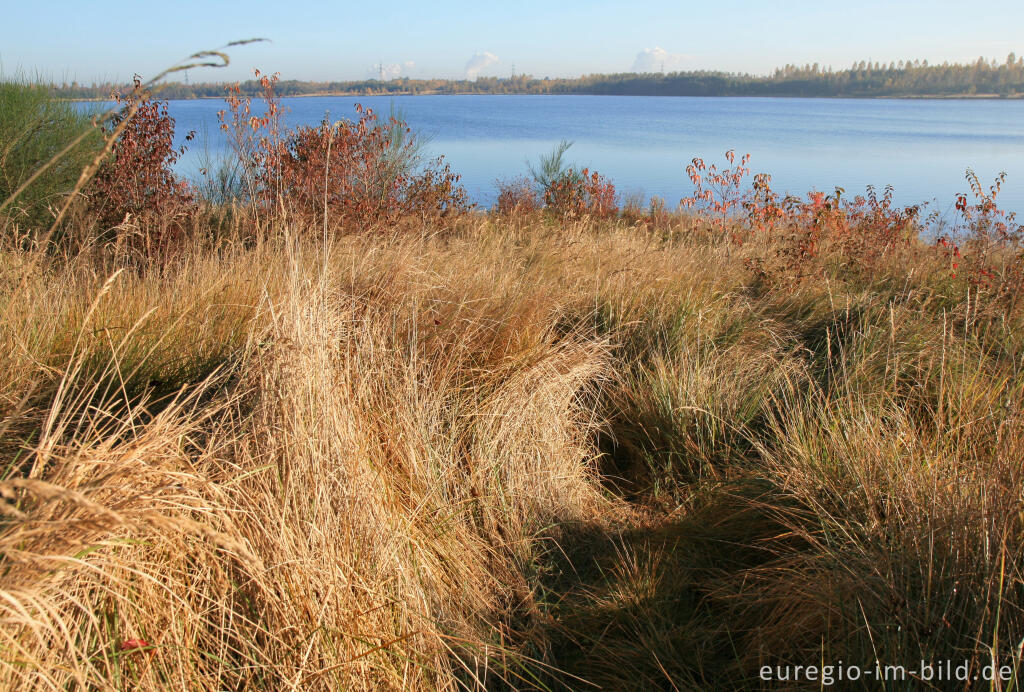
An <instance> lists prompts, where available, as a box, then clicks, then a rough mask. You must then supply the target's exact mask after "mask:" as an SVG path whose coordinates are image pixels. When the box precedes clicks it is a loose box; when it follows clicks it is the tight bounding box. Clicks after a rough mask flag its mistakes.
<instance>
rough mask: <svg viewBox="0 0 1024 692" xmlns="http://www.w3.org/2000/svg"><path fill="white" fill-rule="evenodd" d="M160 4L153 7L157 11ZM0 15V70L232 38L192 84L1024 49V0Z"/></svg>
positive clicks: (98, 76)
mask: <svg viewBox="0 0 1024 692" xmlns="http://www.w3.org/2000/svg"><path fill="white" fill-rule="evenodd" d="M157 7H159V9H157ZM3 17H4V22H3V23H0V69H2V71H3V73H4V74H5V75H11V74H14V73H17V72H21V73H25V74H28V75H30V76H36V75H39V76H42V77H43V78H46V79H54V80H56V81H65V80H66V81H72V80H77V81H80V82H83V83H89V82H92V81H94V80H100V81H102V80H107V79H110V80H124V79H128V78H129V77H130V76H131V75H132V74H133V73H135V72H138V73H140V74H142V75H144V76H148V75H152V74H154V73H155V72H157V71H159V70H160V69H161V68H162V67H165V66H167V65H169V64H171V63H173V62H175V61H176V60H178V59H180V58H182V57H184V56H186V55H187V54H188V53H190V52H192V51H195V50H199V49H204V48H215V47H218V46H222V45H224V44H225V43H227V42H228V41H231V40H234V39H241V38H249V37H253V36H265V37H268V38H270V39H272V42H271V43H266V44H261V45H251V46H245V47H239V48H234V49H232V51H231V55H232V58H233V60H232V65H231V66H230V67H229V68H227V69H223V70H205V71H201V72H200V71H192V73H191V74H189V78H190V79H192V80H193V81H222V80H235V79H244V78H246V77H247V76H248V75H249V74H250V73H251V69H252V68H253V67H259V68H261V69H263V70H264V71H277V72H280V73H281V75H282V78H285V79H290V78H294V79H315V80H326V79H362V78H365V77H368V76H373V75H375V74H377V73H378V70H379V68H378V65H383V71H384V73H385V74H386V75H389V76H393V75H399V74H400V75H407V76H410V77H465V76H467V75H468V76H474V75H498V76H506V75H508V74H510V73H511V72H512V70H513V68H514V69H515V71H516V72H517V73H520V74H523V73H526V74H533V75H535V76H546V75H547V76H575V75H579V74H584V73H589V72H625V71H631V70H640V71H644V70H654V71H657V70H660V69H661V68H662V67H664V69H666V70H668V71H671V70H674V69H722V70H728V71H743V72H754V73H765V72H768V71H770V70H771V69H772V68H774V67H776V66H779V65H783V64H785V63H790V62H791V63H797V64H803V63H814V62H818V63H821V64H822V65H832V66H833V67H836V68H841V67H848V66H849V65H850V64H851V63H853V62H855V61H858V60H866V59H872V60H880V61H884V62H889V61H891V60H896V61H898V60H900V59H927V60H929V61H931V62H942V61H943V60H950V61H970V60H974V59H976V58H977V57H978V56H985V57H986V58H996V59H998V60H999V61H1000V62H1001V61H1002V60H1003V59H1005V57H1006V55H1007V54H1008V53H1009V52H1011V51H1016V52H1017V54H1018V55H1020V54H1022V53H1024V2H1021V1H1020V0H1016V1H1014V2H1008V1H1005V0H988V1H987V2H983V3H964V2H950V1H947V0H930V1H927V2H925V1H918V0H913V1H909V2H898V1H893V2H882V1H880V0H860V1H858V2H850V1H847V2H832V1H830V0H817V1H814V2H811V1H805V0H792V1H790V2H784V3H782V4H775V3H769V2H765V1H764V0H758V1H756V2H754V1H749V0H707V2H700V3H695V2H640V3H636V4H629V5H627V4H626V3H624V2H605V1H603V0H590V1H588V2H578V1H576V0H570V1H551V0H547V1H535V0H516V1H514V2H501V1H500V0H499V1H497V2H496V1H495V0H480V1H479V2H436V3H432V2H410V1H407V0H390V1H389V2H280V1H278V2H263V1H261V0H251V1H250V2H245V3H241V2H220V1H218V0H206V1H205V2H199V1H196V0H178V1H177V2H175V3H169V4H166V5H159V6H146V5H145V4H144V3H141V2H138V0H134V1H132V2H126V1H123V0H108V2H105V3H102V4H97V3H87V2H84V1H82V0H77V1H74V2H71V1H68V0H58V1H54V0H51V1H50V2H46V3H29V2H17V3H15V2H12V3H9V6H8V7H5V8H4V11H3Z"/></svg>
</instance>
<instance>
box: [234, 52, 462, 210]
mask: <svg viewBox="0 0 1024 692" xmlns="http://www.w3.org/2000/svg"><path fill="white" fill-rule="evenodd" d="M256 74H257V77H258V78H259V80H260V84H261V86H262V89H263V98H264V100H265V102H266V104H267V110H266V112H265V113H264V114H263V115H262V116H258V115H255V114H254V113H253V112H252V109H251V104H250V102H249V100H248V99H247V98H242V97H241V96H240V93H239V90H238V87H237V86H235V87H229V88H228V96H227V103H228V110H226V111H221V112H220V113H219V114H218V115H219V117H220V119H221V127H222V129H223V130H225V131H226V132H227V133H228V135H229V137H230V139H231V141H232V143H233V145H234V148H235V153H236V155H237V156H238V157H239V159H240V160H241V161H242V165H243V170H245V171H247V176H248V181H247V185H248V187H249V188H250V189H249V194H250V197H251V198H252V202H253V204H254V208H255V209H257V210H258V211H260V212H261V213H265V214H274V213H276V212H278V211H279V210H284V211H286V212H287V213H288V214H289V215H290V216H291V217H292V218H300V219H307V220H315V221H316V222H317V223H318V224H319V223H320V222H322V221H323V220H324V216H325V214H326V217H327V219H328V220H330V221H331V222H332V223H334V224H339V225H342V226H346V227H350V228H352V227H358V228H360V229H365V228H368V227H372V226H377V225H380V224H383V223H396V222H398V221H400V220H401V221H405V220H408V219H409V218H418V219H421V220H424V221H426V220H428V219H429V220H431V221H432V222H434V223H440V224H441V226H442V227H445V226H447V225H448V224H450V223H451V222H452V221H454V220H455V219H456V218H458V217H459V216H460V215H461V214H463V213H464V212H466V211H468V210H469V209H470V207H471V205H470V203H469V200H468V196H467V194H466V191H465V189H464V188H463V187H462V185H461V184H460V182H459V181H460V176H459V175H457V174H455V173H453V172H452V170H451V167H450V166H449V165H447V164H445V163H444V161H443V160H442V159H440V158H439V159H437V160H435V161H433V162H431V163H430V164H429V165H427V166H426V167H424V168H423V169H421V170H417V168H416V161H417V156H416V152H417V144H416V141H415V138H414V137H413V136H412V133H411V130H410V129H409V127H408V126H407V125H406V124H405V123H404V122H403V121H402V120H400V119H399V118H397V117H390V118H388V119H386V120H382V119H380V118H379V117H378V116H377V114H376V113H374V112H373V110H371V109H369V108H363V107H362V106H356V114H357V116H358V117H357V119H355V120H341V121H338V122H336V123H331V122H328V121H327V120H326V119H325V120H324V121H323V122H321V123H320V125H318V126H316V127H309V126H300V127H297V128H295V129H291V130H289V129H286V128H284V127H283V125H282V122H281V113H282V109H281V107H280V103H279V98H278V97H277V95H276V93H275V86H276V84H277V76H276V75H274V76H266V75H261V74H260V73H259V72H258V71H257V73H256Z"/></svg>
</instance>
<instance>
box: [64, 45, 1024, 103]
mask: <svg viewBox="0 0 1024 692" xmlns="http://www.w3.org/2000/svg"><path fill="white" fill-rule="evenodd" d="M52 86H53V88H54V89H55V90H56V93H57V95H58V96H60V97H63V98H69V99H105V98H109V96H110V94H111V92H112V91H115V90H118V89H123V88H124V87H123V86H122V85H117V84H111V83H107V84H92V85H90V86H83V85H80V84H78V83H74V82H73V83H71V84H60V85H52ZM241 90H242V94H243V95H247V96H257V95H258V94H259V93H260V86H259V83H258V82H256V81H254V80H250V81H246V82H242V83H241ZM277 91H278V93H279V94H280V95H281V96H305V95H315V94H344V95H381V94H383V95H386V94H395V95H397V94H607V95H629V96H803V97H882V96H889V97H913V96H945V97H958V96H959V97H969V96H975V95H990V96H1001V97H1019V96H1022V95H1024V57H1022V58H1018V57H1017V56H1016V55H1015V54H1013V53H1010V55H1008V56H1007V58H1006V60H1005V61H1004V62H1002V63H999V62H997V61H996V60H986V59H985V58H978V60H977V61H976V62H974V63H967V64H960V63H948V62H944V63H942V64H941V65H930V64H928V61H927V60H921V61H919V60H914V61H902V60H901V61H899V62H898V63H897V62H890V63H889V64H884V63H879V62H870V61H863V60H862V61H860V62H859V63H856V64H855V65H853V66H851V67H850V68H849V69H845V70H833V69H832V68H831V67H822V66H820V65H819V64H818V63H815V64H813V65H803V66H800V65H786V66H785V67H781V68H778V69H776V70H775V71H774V72H773V73H772V74H770V75H767V76H763V75H751V74H738V73H728V72H714V71H691V72H671V73H668V74H637V73H621V74H591V75H585V76H582V77H578V78H571V79H570V78H555V79H551V78H547V77H545V78H543V79H541V78H536V77H532V76H530V75H517V76H512V77H479V78H477V79H474V80H468V79H459V80H450V79H409V78H406V77H401V78H396V79H391V80H386V81H385V80H378V79H369V80H362V81H348V82H309V81H299V80H294V79H293V80H282V81H281V82H279V83H278V85H277ZM160 96H161V97H162V98H167V99H193V98H221V97H223V96H224V84H220V83H199V84H188V83H183V82H171V83H168V84H166V85H165V86H164V87H163V88H162V89H161V91H160Z"/></svg>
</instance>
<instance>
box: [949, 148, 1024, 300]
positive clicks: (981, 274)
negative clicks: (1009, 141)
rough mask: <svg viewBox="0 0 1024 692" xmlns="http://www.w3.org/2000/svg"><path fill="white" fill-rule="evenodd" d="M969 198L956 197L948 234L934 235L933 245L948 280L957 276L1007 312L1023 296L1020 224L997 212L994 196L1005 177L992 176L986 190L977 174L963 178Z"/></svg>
mask: <svg viewBox="0 0 1024 692" xmlns="http://www.w3.org/2000/svg"><path fill="white" fill-rule="evenodd" d="M965 177H966V179H967V183H968V185H969V187H970V189H971V193H972V195H973V197H974V200H973V201H971V200H969V199H968V196H967V194H966V193H960V194H959V195H957V197H956V203H955V205H954V206H955V208H956V211H957V214H958V217H959V218H958V221H957V223H956V224H955V226H954V228H953V229H952V232H949V233H945V234H943V235H942V236H940V237H939V238H938V239H937V240H936V243H935V247H936V249H937V250H938V252H939V253H940V254H941V256H942V257H943V258H944V259H945V261H946V262H947V263H948V266H949V272H950V277H951V278H954V279H955V278H957V277H959V278H961V279H963V280H966V281H967V283H968V284H969V285H970V286H971V287H973V288H974V289H976V291H977V292H978V295H984V296H988V297H990V298H991V299H993V300H994V302H996V303H998V304H1000V305H1002V307H1003V309H1005V310H1006V311H1007V312H1013V311H1014V310H1015V309H1016V308H1017V306H1018V305H1019V304H1020V297H1021V294H1022V293H1024V226H1022V225H1021V224H1018V223H1017V220H1016V214H1015V213H1013V212H1007V211H1005V210H1003V209H1000V208H999V205H998V203H997V197H998V196H999V193H1000V191H1001V190H1002V186H1003V183H1004V182H1005V181H1006V173H1005V172H1002V173H1000V174H999V175H998V176H996V179H995V181H994V182H993V183H992V185H990V186H989V188H988V190H987V191H986V190H985V188H984V186H983V185H982V183H981V181H980V179H979V178H978V175H977V173H975V172H974V171H973V170H972V169H970V168H968V169H967V172H966V174H965Z"/></svg>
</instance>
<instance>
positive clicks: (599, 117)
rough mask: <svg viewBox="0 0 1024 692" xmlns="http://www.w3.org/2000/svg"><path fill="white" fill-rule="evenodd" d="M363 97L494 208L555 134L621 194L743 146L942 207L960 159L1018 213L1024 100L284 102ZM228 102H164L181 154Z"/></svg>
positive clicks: (669, 187)
mask: <svg viewBox="0 0 1024 692" xmlns="http://www.w3.org/2000/svg"><path fill="white" fill-rule="evenodd" d="M357 102H360V103H362V104H364V105H366V106H369V107H371V108H373V109H375V110H376V111H378V112H379V113H382V114H387V113H388V112H389V110H390V108H391V106H392V105H394V107H395V108H397V109H399V110H400V111H401V112H402V113H403V114H404V116H405V118H406V119H407V121H408V122H409V124H410V125H411V126H412V127H413V128H414V129H415V130H417V131H419V132H422V133H424V134H426V135H428V136H429V137H430V138H431V140H430V143H429V146H428V151H429V152H430V153H431V154H444V155H445V156H446V157H447V159H448V160H449V161H450V162H451V164H452V168H453V169H454V170H456V171H457V172H460V173H462V175H463V181H464V183H465V185H466V187H467V189H468V190H469V192H470V194H471V195H472V196H473V198H474V200H475V201H478V202H481V203H483V204H490V203H491V202H492V201H493V199H494V195H495V188H494V182H495V180H496V179H498V178H508V177H512V176H515V175H519V174H523V173H525V172H526V160H527V159H530V160H532V161H535V160H536V158H537V156H538V155H539V154H542V153H547V152H548V151H550V150H551V147H552V146H553V145H554V144H556V143H557V142H558V141H559V140H560V139H562V138H566V139H571V140H574V142H575V144H574V146H573V147H572V149H570V151H569V157H568V158H569V160H570V161H571V162H574V163H576V164H579V165H588V166H590V167H591V168H594V169H596V170H598V171H600V172H602V173H604V174H606V175H608V176H610V177H611V178H612V180H613V181H614V182H615V183H616V186H617V187H618V189H619V190H620V191H621V192H623V193H626V194H629V193H641V194H644V195H647V196H650V195H660V196H661V197H663V198H664V199H665V200H666V201H667V202H668V203H669V206H674V205H675V203H677V202H678V200H679V198H680V197H681V196H683V195H685V194H688V193H689V190H690V189H691V188H690V185H689V181H688V180H687V179H686V175H685V172H684V168H685V166H686V164H687V163H688V162H689V160H690V159H691V158H692V157H694V156H702V157H704V159H705V160H706V161H708V162H709V163H710V162H712V161H721V160H722V154H723V153H724V152H725V151H726V150H727V149H730V148H733V149H735V150H736V151H737V153H738V154H742V153H745V152H750V154H751V155H752V159H751V167H752V168H753V170H754V172H760V171H764V172H768V173H771V174H772V176H773V186H774V187H775V189H777V190H778V191H780V192H782V191H789V192H792V193H804V192H807V191H809V190H811V189H818V190H824V191H831V190H832V188H833V187H835V186H837V185H838V186H841V187H843V188H845V189H846V191H847V195H851V194H854V193H861V192H863V191H864V189H865V186H866V185H869V184H873V185H875V186H876V187H878V188H882V187H883V186H885V185H886V184H892V185H893V186H894V187H895V190H896V192H895V195H896V199H897V201H899V202H901V203H907V204H909V203H917V202H924V201H932V200H933V199H936V198H937V200H938V202H937V206H938V208H939V210H940V211H947V210H948V209H950V207H951V205H952V202H953V199H954V195H955V194H956V193H957V192H966V191H967V184H966V182H965V181H964V169H965V168H967V167H968V166H969V167H972V168H974V170H976V171H977V172H978V174H979V175H981V176H982V178H983V180H985V181H990V180H991V179H992V177H994V176H995V175H996V174H997V173H998V172H999V171H1002V170H1005V171H1006V172H1007V173H1008V174H1009V177H1008V180H1007V184H1006V186H1005V187H1004V189H1003V192H1002V194H1001V199H1002V200H1003V206H1004V207H1005V208H1008V209H1013V210H1017V211H1018V212H1024V101H994V100H973V101H954V100H859V99H781V98H680V97H665V98H658V97H630V96H405V97H401V96H399V97H360V98H350V97H315V98H290V99H284V104H285V106H286V107H287V108H288V109H289V112H288V114H287V116H286V119H287V122H288V123H289V124H292V125H294V124H315V123H318V122H319V121H320V120H321V119H322V118H323V117H324V114H325V113H329V114H330V118H331V119H332V120H336V119H339V118H342V117H353V115H354V110H353V107H354V105H355V104H356V103H357ZM223 107H224V105H223V102H221V101H214V100H197V101H172V102H171V105H170V110H171V114H172V115H173V116H174V117H175V118H176V119H177V124H178V132H179V136H180V135H182V134H183V133H184V132H186V131H188V130H190V129H195V130H197V131H199V132H200V136H199V137H198V138H197V142H196V143H195V144H193V151H192V152H190V154H189V155H188V156H187V157H186V158H185V159H184V160H183V161H182V163H181V165H182V169H183V171H185V172H194V171H195V170H196V168H197V166H198V163H197V162H198V160H199V156H198V150H200V149H202V148H203V140H204V135H203V134H202V133H206V134H205V140H206V143H207V144H206V146H207V147H208V148H209V149H210V150H217V149H218V148H221V147H223V146H224V140H223V138H222V136H221V135H220V133H219V131H218V129H217V117H216V112H217V111H218V110H220V109H221V108H223Z"/></svg>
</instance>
